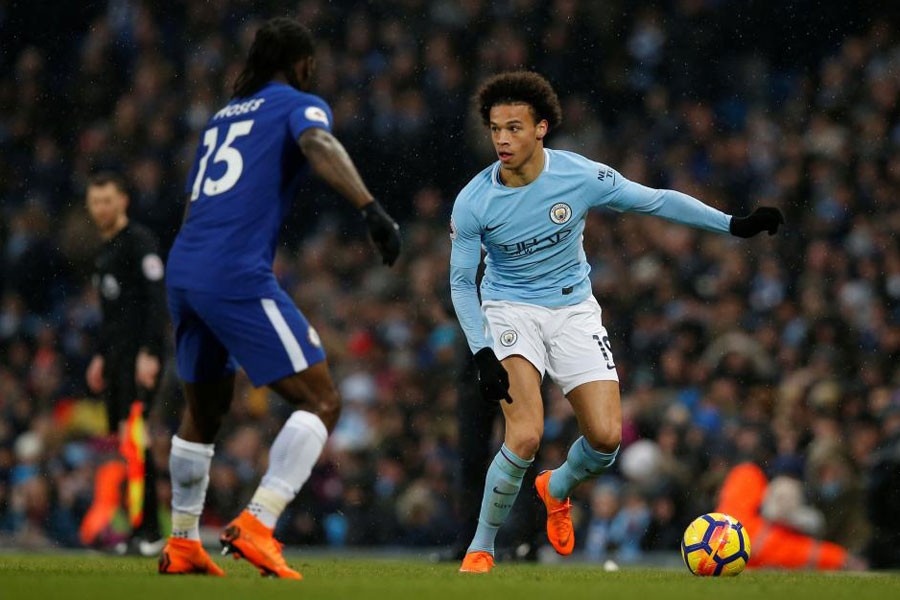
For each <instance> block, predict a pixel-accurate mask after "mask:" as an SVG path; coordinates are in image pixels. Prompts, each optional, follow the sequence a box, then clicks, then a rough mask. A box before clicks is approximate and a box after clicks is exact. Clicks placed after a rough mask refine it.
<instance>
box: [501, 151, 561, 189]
mask: <svg viewBox="0 0 900 600" xmlns="http://www.w3.org/2000/svg"><path fill="white" fill-rule="evenodd" d="M549 170H550V152H549V151H548V149H547V148H544V168H543V170H542V171H541V173H542V174H543V173H546V172H547V171H549ZM540 177H541V176H540V175H538V176H537V177H535V178H534V181H537V180H538V179H540ZM491 181H492V182H493V184H494V187H500V188H503V189H507V190H521V189H525V188H527V187H529V186H530V185H532V184H533V183H534V181H532V182H531V183H529V184H528V185H522V186H519V187H515V188H514V187H510V186H508V185H506V184H505V183H503V182H502V181H500V161H499V160H498V161H497V162H496V163H495V164H494V172H493V173H491Z"/></svg>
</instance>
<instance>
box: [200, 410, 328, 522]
mask: <svg viewBox="0 0 900 600" xmlns="http://www.w3.org/2000/svg"><path fill="white" fill-rule="evenodd" d="M327 439H328V429H326V427H325V424H324V423H323V422H322V419H320V418H319V417H318V416H317V415H314V414H313V413H311V412H306V411H303V410H298V411H295V412H294V413H293V414H292V415H291V416H290V418H288V420H287V422H286V423H285V424H284V427H282V428H281V431H279V432H278V436H277V437H276V438H275V441H274V442H273V443H272V449H271V450H270V451H269V469H268V470H267V471H266V474H265V476H264V477H263V478H262V482H261V483H260V484H259V488H257V490H256V493H255V494H253V498H252V499H251V500H250V504H248V505H247V510H248V511H250V514H252V515H253V516H255V517H256V518H257V519H259V520H260V521H262V523H263V525H265V526H266V527H269V528H274V527H275V523H276V522H277V521H278V517H279V516H281V513H282V512H283V511H284V508H285V507H286V506H287V505H288V503H289V502H290V501H291V500H293V499H294V497H295V496H296V495H297V493H298V492H299V491H300V488H301V487H303V484H304V483H306V480H307V479H309V475H310V473H312V469H313V466H314V465H315V464H316V461H318V460H319V455H320V454H322V448H324V447H325V441H326V440H327ZM204 489H205V487H204Z"/></svg>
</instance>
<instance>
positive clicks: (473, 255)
mask: <svg viewBox="0 0 900 600" xmlns="http://www.w3.org/2000/svg"><path fill="white" fill-rule="evenodd" d="M475 101H476V109H477V110H478V112H479V116H480V117H481V119H482V121H483V122H484V124H485V125H486V126H487V127H488V128H489V129H490V133H491V140H492V142H493V145H494V149H495V150H496V152H497V158H498V159H499V161H498V162H495V163H494V164H492V165H491V166H489V167H488V168H486V169H484V170H483V171H482V172H481V173H479V174H478V175H476V176H475V177H474V178H473V179H472V180H471V181H470V182H469V184H468V185H466V187H464V188H463V190H462V191H461V192H460V193H459V195H458V196H457V198H456V202H455V204H454V206H453V215H452V217H451V221H450V239H451V240H452V251H451V255H450V287H451V295H452V299H453V305H454V307H455V309H456V314H457V316H458V317H459V322H460V324H461V326H462V328H463V330H464V332H465V335H466V339H467V340H468V343H469V347H470V348H471V350H472V352H473V353H474V355H475V362H476V364H477V366H478V372H479V386H480V389H481V393H482V396H483V397H484V399H485V400H487V401H495V402H498V401H500V400H501V399H503V400H506V402H505V403H502V407H503V415H504V418H505V422H506V432H505V436H504V443H503V445H502V447H501V448H500V451H499V452H498V453H497V455H496V456H495V458H494V460H493V462H492V463H491V465H490V467H489V469H488V472H487V478H486V481H485V486H484V498H483V500H482V504H481V514H480V515H479V518H478V528H477V530H476V532H475V537H474V539H473V540H472V543H471V544H470V546H469V549H468V552H467V554H466V556H465V558H464V560H463V563H462V566H461V567H460V571H461V572H466V573H486V572H488V571H490V570H491V569H492V568H493V566H494V558H493V554H494V539H495V537H496V535H497V530H498V529H499V528H500V526H501V525H502V524H503V522H504V521H505V520H506V517H507V515H508V514H509V511H510V509H511V508H512V505H513V502H514V501H515V499H516V496H517V495H518V493H519V488H520V487H521V484H522V478H523V477H524V475H525V471H526V470H527V469H528V467H529V466H530V465H531V463H532V461H533V460H534V455H535V453H536V452H537V449H538V446H539V444H540V442H541V437H542V435H543V427H544V415H543V404H542V401H541V389H540V385H541V379H542V377H543V375H544V373H545V372H546V373H547V374H549V375H550V377H551V378H552V379H553V380H554V381H555V382H556V383H557V384H558V385H559V386H560V387H561V388H562V391H563V393H564V394H565V395H566V398H568V400H569V402H570V403H571V405H572V408H573V409H574V411H575V415H576V417H577V419H578V424H579V428H580V429H581V433H582V437H580V438H578V439H577V440H576V441H575V442H574V443H573V444H572V446H571V448H570V449H569V452H568V456H567V458H566V461H565V462H564V463H563V464H562V465H561V466H560V467H559V468H557V469H554V470H552V471H546V472H544V473H541V474H540V475H539V476H538V477H537V479H536V481H535V487H536V488H537V492H538V495H539V496H540V497H541V499H542V500H543V502H544V505H545V506H546V508H547V537H548V539H549V540H550V543H551V544H552V545H553V547H554V548H555V549H556V551H557V552H558V553H559V554H563V555H566V554H571V552H572V550H573V548H574V545H575V536H574V532H573V529H572V520H571V518H570V514H569V513H570V507H571V503H570V501H569V495H570V494H571V492H572V490H573V489H575V487H576V486H577V485H578V484H580V483H582V482H584V481H587V480H589V479H593V478H596V477H597V476H599V475H600V474H601V473H602V472H603V470H604V469H606V468H608V467H609V466H610V465H611V464H612V463H613V461H614V460H615V459H616V455H617V453H618V451H619V442H620V440H621V435H622V423H621V422H622V412H621V405H620V398H619V383H618V375H617V374H616V366H615V361H614V359H613V352H612V348H611V345H610V341H609V335H608V333H607V330H606V328H605V327H604V325H603V322H602V320H601V310H600V306H599V304H598V303H597V301H596V300H595V299H594V297H593V295H592V294H591V281H590V278H589V273H590V267H589V266H588V263H587V260H586V257H585V253H584V249H583V247H582V234H583V232H584V222H585V216H586V215H587V212H588V211H589V210H590V209H592V208H599V207H606V208H609V209H612V210H614V211H618V212H625V211H628V212H640V213H647V214H651V215H656V216H659V217H663V218H664V219H668V220H670V221H673V222H676V223H682V224H685V225H691V226H694V227H698V228H701V229H705V230H707V231H714V232H718V233H731V234H733V235H736V236H739V237H751V236H753V235H756V234H757V233H759V232H761V231H768V232H769V234H770V235H772V234H774V233H776V232H777V231H778V227H779V225H780V224H782V223H783V222H784V219H783V217H782V215H781V212H780V211H779V210H778V209H776V208H772V207H760V208H758V209H757V210H756V211H754V212H753V214H751V215H750V216H747V217H732V216H729V215H726V214H724V213H722V212H721V211H719V210H716V209H714V208H712V207H709V206H707V205H705V204H703V203H702V202H700V201H699V200H697V199H695V198H692V197H691V196H688V195H686V194H682V193H680V192H676V191H672V190H656V189H651V188H648V187H645V186H643V185H640V184H638V183H635V182H632V181H629V180H627V179H626V178H625V177H623V176H622V175H621V174H620V173H618V172H617V171H616V170H615V169H612V168H610V167H608V166H606V165H604V164H601V163H598V162H595V161H592V160H589V159H587V158H585V157H583V156H580V155H578V154H575V153H572V152H562V151H557V150H551V149H549V148H545V147H544V142H543V140H544V137H545V136H546V135H547V133H548V131H549V130H550V129H551V128H552V127H555V126H556V125H557V124H559V122H560V120H561V118H562V111H561V109H560V106H559V100H558V99H557V96H556V93H555V92H554V91H553V88H552V87H551V86H550V84H549V83H548V82H547V81H546V80H545V79H544V78H543V77H541V76H540V75H538V74H536V73H531V72H515V73H505V74H501V75H497V76H495V77H493V78H491V79H489V80H488V81H487V82H486V83H484V85H483V86H482V87H481V89H480V90H479V91H478V93H477V94H476V97H475ZM482 248H484V251H485V272H484V278H483V279H482V282H481V303H480V305H479V299H478V292H477V290H476V287H475V274H476V271H477V268H478V265H479V261H480V259H481V251H482Z"/></svg>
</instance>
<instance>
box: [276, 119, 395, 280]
mask: <svg viewBox="0 0 900 600" xmlns="http://www.w3.org/2000/svg"><path fill="white" fill-rule="evenodd" d="M290 127H291V133H292V134H293V136H294V139H295V140H297V143H298V144H299V145H300V150H301V151H302V152H303V154H304V155H305V156H306V159H307V160H308V161H309V164H310V167H311V168H312V170H313V171H314V172H315V173H316V175H318V176H319V177H321V178H322V179H324V180H325V182H326V183H327V184H328V185H329V186H331V187H332V188H333V189H334V190H335V191H336V192H338V193H339V194H341V195H342V196H343V197H344V198H346V199H347V200H348V201H349V202H350V203H351V204H352V205H353V206H355V207H356V208H358V209H359V210H360V212H362V215H363V218H364V219H365V221H366V225H368V227H369V234H370V235H371V236H372V241H373V242H374V243H375V246H376V247H377V248H378V251H379V252H380V253H381V257H382V259H383V261H384V264H386V265H389V266H390V265H393V264H394V261H396V260H397V256H398V255H399V254H400V226H399V225H397V222H396V221H394V219H392V218H391V217H390V215H388V214H387V212H386V211H385V210H384V209H383V208H382V207H381V204H379V203H378V201H377V200H376V199H375V197H374V196H373V195H372V193H371V192H370V191H369V189H368V188H367V187H366V184H365V182H364V181H363V179H362V177H361V176H360V174H359V171H358V170H357V168H356V165H355V164H353V160H352V159H351V158H350V155H349V154H348V153H347V150H346V149H345V148H344V145H343V144H341V142H340V141H339V140H338V139H337V138H336V137H334V136H333V135H331V131H330V129H331V111H330V110H329V109H328V105H327V104H325V103H324V102H322V101H319V103H315V102H314V103H313V104H310V105H304V106H301V107H300V108H297V109H296V110H294V112H292V113H291V116H290Z"/></svg>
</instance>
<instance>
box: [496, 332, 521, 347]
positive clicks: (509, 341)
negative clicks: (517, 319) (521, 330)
mask: <svg viewBox="0 0 900 600" xmlns="http://www.w3.org/2000/svg"><path fill="white" fill-rule="evenodd" d="M518 339H519V334H518V333H516V332H515V331H513V330H512V329H507V330H506V331H504V332H503V333H501V334H500V343H501V344H502V345H503V346H504V347H506V348H509V347H510V346H512V345H513V344H515V343H516V340H518Z"/></svg>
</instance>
